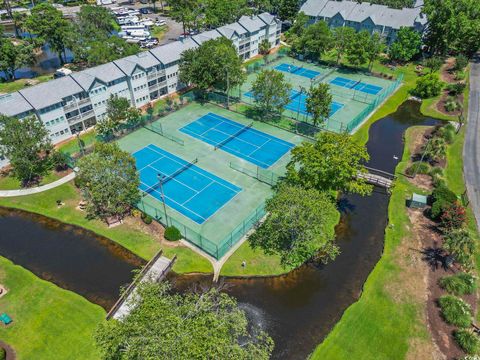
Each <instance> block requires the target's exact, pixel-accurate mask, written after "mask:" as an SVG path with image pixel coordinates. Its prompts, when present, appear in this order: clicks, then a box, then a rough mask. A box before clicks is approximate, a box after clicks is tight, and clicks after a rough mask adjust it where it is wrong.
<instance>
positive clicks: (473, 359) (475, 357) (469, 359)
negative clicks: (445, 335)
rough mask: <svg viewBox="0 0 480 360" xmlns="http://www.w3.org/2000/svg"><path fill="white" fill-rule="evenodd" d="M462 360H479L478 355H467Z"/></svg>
mask: <svg viewBox="0 0 480 360" xmlns="http://www.w3.org/2000/svg"><path fill="white" fill-rule="evenodd" d="M462 360H480V356H478V355H467V356H464V357H463V358H462Z"/></svg>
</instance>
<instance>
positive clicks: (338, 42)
mask: <svg viewBox="0 0 480 360" xmlns="http://www.w3.org/2000/svg"><path fill="white" fill-rule="evenodd" d="M355 34H356V33H355V29H353V28H351V27H349V26H342V27H337V28H335V29H333V32H332V35H333V48H334V49H335V51H336V53H337V65H338V64H339V63H340V60H341V59H342V56H343V55H344V54H345V53H346V52H347V50H348V48H349V46H350V44H351V42H352V41H353V39H354V38H355Z"/></svg>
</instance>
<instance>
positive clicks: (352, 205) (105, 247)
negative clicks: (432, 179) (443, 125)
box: [0, 101, 437, 359]
mask: <svg viewBox="0 0 480 360" xmlns="http://www.w3.org/2000/svg"><path fill="white" fill-rule="evenodd" d="M436 123H437V121H436V120H435V119H432V118H428V117H424V116H422V115H421V114H420V105H419V104H418V103H415V102H412V101H408V102H405V103H404V104H403V105H402V106H400V108H399V109H398V110H397V111H396V112H395V113H393V114H391V115H388V116H387V117H385V118H383V119H381V120H379V121H377V122H376V123H374V124H373V125H372V127H371V128H370V132H369V134H370V140H369V142H368V144H367V149H368V152H369V154H370V157H371V159H370V161H369V163H368V166H370V167H374V168H377V169H380V170H383V171H387V172H393V171H394V169H395V166H396V165H397V163H398V161H400V159H401V157H402V153H403V134H404V132H405V130H406V129H407V128H408V127H410V126H412V125H434V124H436ZM388 202H389V195H388V194H387V193H386V192H385V191H384V190H381V189H375V191H374V192H373V193H372V195H371V196H368V197H361V196H358V195H346V196H342V197H341V198H340V199H339V203H338V206H339V209H340V211H341V214H342V216H341V221H340V223H339V225H338V226H337V227H336V234H337V241H338V245H339V247H340V249H341V254H340V255H339V256H338V257H337V259H336V260H335V261H333V262H331V263H329V264H328V265H325V266H324V265H318V264H317V265H315V264H308V265H304V266H302V267H300V268H299V269H297V270H295V271H292V272H290V273H289V274H287V275H284V276H278V277H264V278H221V282H223V283H224V284H225V291H226V292H228V293H229V294H231V295H233V296H235V297H236V298H237V300H238V302H239V304H240V306H241V307H242V308H243V309H244V310H245V311H246V313H247V316H248V317H249V319H250V320H251V321H252V322H253V323H254V324H256V325H258V326H260V327H261V328H263V329H264V330H266V331H267V332H268V333H269V334H270V335H271V336H272V337H273V339H274V341H275V350H274V358H276V359H305V358H306V357H307V356H308V355H309V354H310V353H311V352H312V351H313V349H314V348H315V346H316V345H317V344H318V343H320V342H321V341H322V339H323V338H324V337H325V336H326V335H327V334H328V332H329V331H330V330H331V329H332V327H333V326H334V325H335V323H336V322H338V320H339V319H340V317H341V316H342V314H343V312H344V311H345V310H346V309H347V307H348V306H349V305H351V304H352V303H353V302H355V301H356V300H357V299H358V298H359V296H360V295H361V291H362V287H363V284H364V283H365V280H366V279H367V277H368V275H369V274H370V272H371V271H372V269H373V267H374V266H375V264H376V263H377V262H378V260H379V258H380V256H381V253H382V249H383V240H384V230H385V227H386V224H387V221H388V219H387V208H388ZM0 228H1V232H0V254H1V255H2V256H5V257H7V258H9V259H10V260H12V261H13V262H14V263H16V264H18V265H21V266H23V267H25V268H27V269H29V270H31V271H32V272H33V273H35V274H36V275H37V276H39V277H41V278H44V279H46V280H49V281H52V282H54V283H56V284H57V285H59V286H61V287H63V288H66V289H69V290H72V291H75V292H77V293H79V294H81V295H83V296H85V297H86V298H87V299H89V300H90V301H92V302H95V303H98V304H100V305H102V306H104V307H105V308H108V306H109V305H110V304H112V303H113V302H114V301H115V300H116V298H117V296H118V291H119V290H118V289H119V287H120V286H122V285H124V284H126V283H128V282H129V281H130V280H131V278H132V270H133V269H135V268H137V267H139V266H140V265H142V264H143V261H142V260H140V259H139V258H137V257H136V256H134V255H133V254H131V253H130V252H128V251H127V250H125V249H123V248H121V247H120V246H118V245H116V244H114V243H112V242H111V241H109V240H106V239H104V238H101V237H98V236H95V235H94V234H92V233H89V232H86V231H83V230H80V229H78V228H75V227H71V226H68V225H63V224H59V223H58V222H56V221H53V220H49V219H46V218H43V217H41V216H37V215H32V214H26V213H23V212H17V211H10V210H2V212H0ZM170 279H171V280H172V281H173V282H174V284H175V287H176V289H178V290H180V291H184V290H188V289H189V288H191V287H193V286H194V285H198V284H199V283H201V284H205V285H207V286H208V285H210V284H211V279H212V276H211V275H194V276H193V275H192V276H189V275H182V276H179V275H175V274H171V276H170Z"/></svg>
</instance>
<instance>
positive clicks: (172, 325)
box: [95, 281, 273, 360]
mask: <svg viewBox="0 0 480 360" xmlns="http://www.w3.org/2000/svg"><path fill="white" fill-rule="evenodd" d="M137 289H138V292H137V294H138V296H137V297H136V301H135V302H134V303H132V306H131V311H130V313H129V314H128V315H127V316H126V317H125V318H123V319H122V320H121V321H118V320H110V321H108V322H106V321H105V322H102V323H101V324H100V325H99V327H98V329H97V332H96V334H95V340H96V343H97V344H98V346H99V348H100V350H101V355H102V358H103V359H111V360H113V359H124V360H129V359H132V360H133V359H185V360H187V359H199V358H211V359H240V360H244V359H245V360H247V359H251V360H253V359H258V360H267V359H268V358H269V357H270V354H271V353H272V350H273V341H272V339H271V338H270V337H269V336H268V335H267V334H266V333H264V332H263V331H260V330H258V329H257V328H256V327H255V325H254V324H250V323H249V321H248V319H247V317H246V315H245V313H244V312H243V310H241V309H240V308H239V307H238V305H237V302H236V300H235V299H234V298H232V297H230V296H229V295H227V294H225V293H222V292H220V291H218V290H217V289H213V288H212V289H210V290H208V291H206V292H203V293H200V294H199V293H189V294H179V293H178V292H173V291H171V288H170V286H169V284H168V283H166V282H165V281H164V282H162V283H154V282H142V283H140V285H139V287H138V288H137Z"/></svg>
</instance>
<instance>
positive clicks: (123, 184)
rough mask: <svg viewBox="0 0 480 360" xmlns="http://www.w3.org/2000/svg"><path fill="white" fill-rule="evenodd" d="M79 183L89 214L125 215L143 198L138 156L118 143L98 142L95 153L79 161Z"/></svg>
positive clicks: (103, 217)
mask: <svg viewBox="0 0 480 360" xmlns="http://www.w3.org/2000/svg"><path fill="white" fill-rule="evenodd" d="M76 184H77V185H78V186H79V188H80V190H81V191H82V196H83V197H84V199H85V200H86V202H87V206H86V211H87V215H88V217H90V218H97V217H98V218H101V219H107V218H109V217H118V218H122V217H123V216H124V215H125V214H126V213H127V212H128V211H130V208H131V207H132V206H133V205H134V204H136V203H137V202H138V201H140V193H139V190H138V186H139V185H140V179H139V176H138V173H137V170H136V168H135V159H134V158H133V156H131V155H130V154H129V153H128V152H125V151H122V150H121V149H120V148H119V147H118V145H117V144H116V143H107V144H103V143H98V144H96V145H95V148H94V151H93V153H91V154H89V155H86V156H84V157H83V158H81V159H80V160H79V161H78V172H77V179H76Z"/></svg>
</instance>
